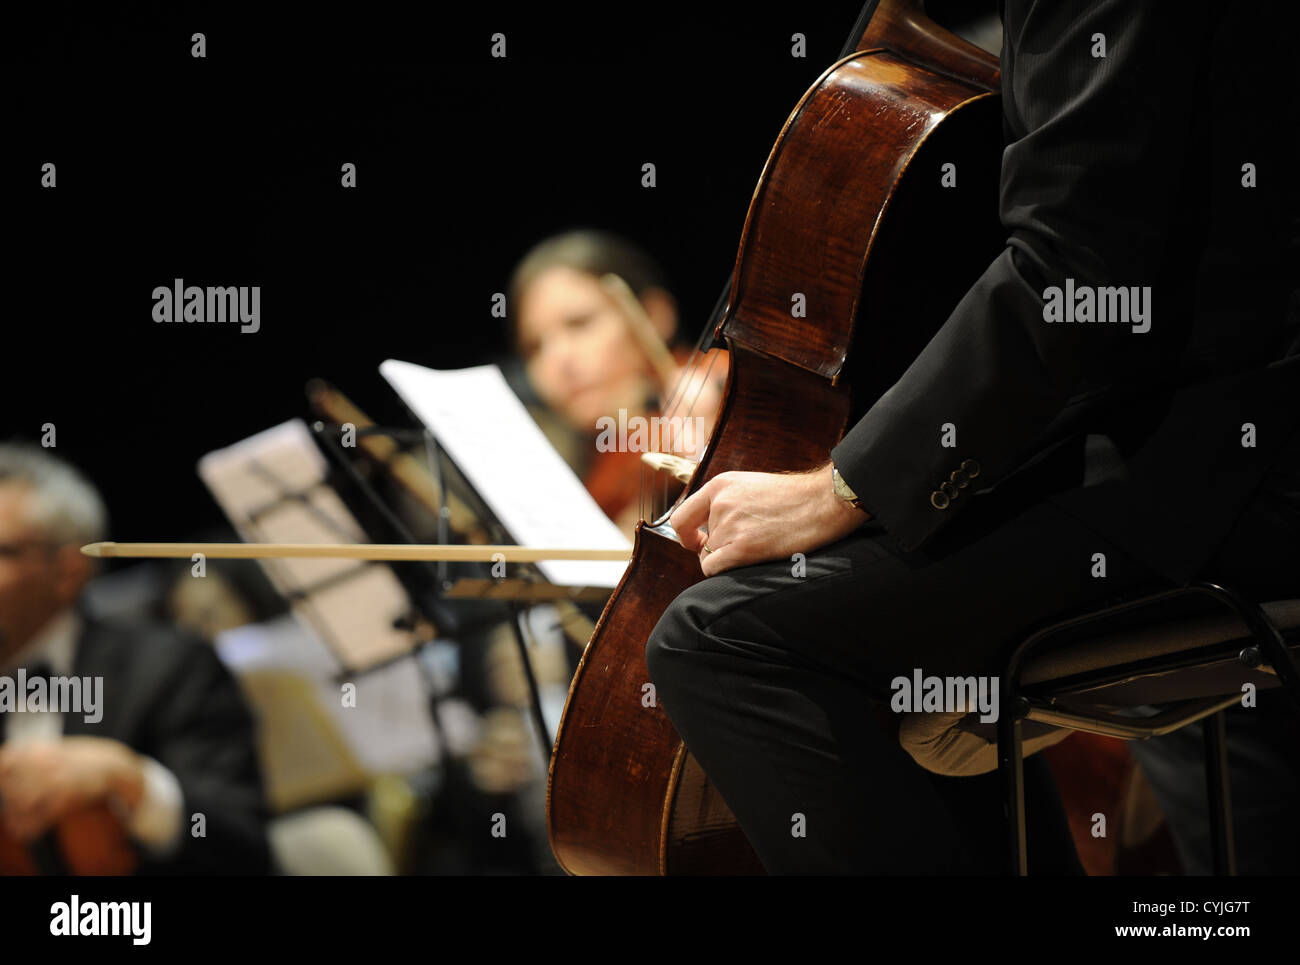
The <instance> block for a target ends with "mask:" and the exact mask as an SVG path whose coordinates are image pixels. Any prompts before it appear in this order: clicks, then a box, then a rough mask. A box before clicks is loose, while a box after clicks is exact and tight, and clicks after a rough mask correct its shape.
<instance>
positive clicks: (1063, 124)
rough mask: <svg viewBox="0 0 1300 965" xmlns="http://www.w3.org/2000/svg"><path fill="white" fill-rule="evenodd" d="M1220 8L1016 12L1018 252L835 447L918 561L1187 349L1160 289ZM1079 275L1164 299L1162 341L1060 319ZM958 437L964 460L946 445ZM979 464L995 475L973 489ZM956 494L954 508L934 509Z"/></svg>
mask: <svg viewBox="0 0 1300 965" xmlns="http://www.w3.org/2000/svg"><path fill="white" fill-rule="evenodd" d="M1204 6H1205V5H1204V4H1202V3H1193V4H1187V5H1182V6H1180V7H1179V9H1178V10H1177V11H1176V12H1175V11H1168V12H1166V13H1165V15H1163V16H1160V15H1158V14H1157V13H1156V9H1157V7H1158V5H1157V4H1154V3H1145V2H1133V0H1099V2H1091V3H1079V2H1066V0H1052V2H1050V3H1041V2H1038V3H1035V2H1027V0H1007V2H1006V4H1005V7H1004V10H1003V19H1004V41H1003V54H1002V71H1003V92H1002V94H1003V119H1004V128H1005V130H1006V133H1007V136H1008V140H1009V144H1008V146H1007V147H1006V149H1005V151H1004V153H1003V164H1002V177H1001V186H1000V202H999V211H1000V217H1001V220H1002V223H1003V226H1004V227H1005V228H1006V229H1007V231H1008V232H1009V237H1008V241H1007V245H1006V247H1005V249H1004V250H1003V251H1002V253H1001V254H1000V255H999V256H998V257H997V258H996V259H995V260H994V261H993V263H992V264H990V265H989V266H988V268H987V270H986V271H985V272H984V273H983V275H982V276H981V277H980V278H979V280H978V281H977V282H976V284H975V285H974V286H973V287H972V288H971V289H970V291H968V292H967V293H966V295H965V296H964V297H963V298H962V299H961V301H960V303H959V304H958V305H957V307H956V309H955V310H954V311H953V312H952V314H951V315H950V316H949V317H948V319H947V320H946V322H945V323H944V324H943V326H942V327H941V328H940V330H939V331H938V333H937V334H936V335H935V336H934V338H933V339H932V340H931V341H930V342H929V343H928V345H927V346H926V347H925V348H924V349H923V350H922V351H921V353H920V354H919V355H918V356H917V358H916V359H915V360H914V361H913V362H912V364H911V365H910V366H909V367H908V368H907V370H906V371H905V372H904V373H903V375H902V377H901V378H900V379H899V380H898V381H897V382H896V383H895V384H894V385H893V386H892V387H891V388H890V389H889V390H888V391H887V392H886V393H885V394H884V395H883V396H881V398H880V399H879V400H877V402H876V403H875V405H874V406H873V407H872V408H871V409H870V410H868V411H867V413H866V414H865V415H864V416H863V417H862V419H861V420H860V421H859V422H858V423H857V424H856V425H855V426H854V427H853V428H852V429H851V430H850V431H849V432H848V433H847V435H846V436H845V437H844V439H843V440H842V441H841V442H840V444H839V445H838V446H837V447H836V448H835V449H834V450H833V452H832V459H833V460H834V462H835V465H836V466H837V467H838V468H839V470H840V473H841V474H842V475H843V476H844V478H845V479H846V480H847V482H848V483H849V485H850V486H851V487H852V488H853V489H854V491H855V492H856V493H857V495H858V496H859V498H860V499H861V500H862V504H863V508H864V509H866V510H867V511H868V512H870V513H871V514H872V515H873V516H874V517H876V518H877V519H878V520H879V521H880V522H881V524H882V525H883V526H884V527H885V528H886V530H888V531H889V532H890V533H892V534H893V535H894V536H895V538H896V539H898V541H899V543H900V545H901V546H902V547H903V548H904V549H907V550H911V549H916V548H918V547H921V546H924V545H925V544H926V543H927V542H928V541H929V540H931V539H932V538H933V537H934V536H935V534H936V533H938V532H939V531H940V530H941V529H942V528H943V527H944V526H946V525H947V524H949V523H950V522H951V521H952V520H953V519H954V518H955V517H956V516H957V515H958V514H959V513H961V512H962V511H963V510H964V508H965V507H966V506H968V505H970V503H971V500H972V498H973V494H974V493H975V492H976V491H977V490H979V489H981V488H983V487H987V486H989V485H993V484H996V483H997V482H998V481H999V480H1000V479H1003V478H1005V477H1006V476H1007V475H1008V474H1010V473H1011V472H1013V471H1014V470H1015V469H1016V468H1017V467H1019V466H1020V465H1022V464H1024V463H1025V462H1026V461H1027V460H1029V459H1030V458H1032V457H1033V456H1034V455H1035V453H1036V452H1039V451H1041V450H1043V448H1044V447H1045V446H1046V442H1045V441H1044V439H1045V430H1047V429H1048V427H1049V426H1051V425H1052V424H1053V423H1054V422H1055V421H1056V420H1058V419H1059V418H1060V417H1062V415H1063V414H1066V413H1067V410H1069V409H1070V408H1071V407H1073V406H1079V405H1084V406H1086V405H1088V404H1089V400H1096V399H1098V398H1104V397H1105V395H1106V393H1107V391H1108V390H1109V389H1110V388H1111V387H1113V386H1115V385H1116V384H1118V383H1120V382H1124V381H1126V380H1133V379H1135V378H1136V379H1138V380H1139V381H1140V379H1141V377H1142V374H1143V373H1152V372H1155V371H1158V370H1159V369H1160V368H1161V367H1162V366H1164V365H1166V364H1169V363H1170V362H1171V361H1172V359H1173V358H1174V357H1175V355H1176V353H1177V350H1178V348H1179V346H1180V345H1181V344H1182V341H1183V340H1184V339H1185V337H1186V333H1185V332H1180V331H1178V327H1179V325H1180V324H1181V323H1180V322H1179V321H1177V318H1176V313H1173V312H1172V311H1166V312H1165V313H1164V314H1162V313H1161V306H1162V298H1164V304H1165V306H1166V308H1168V306H1169V304H1170V300H1169V297H1168V293H1167V292H1165V291H1162V290H1161V288H1160V286H1159V284H1158V281H1157V279H1158V278H1159V276H1160V272H1161V271H1162V266H1163V265H1165V264H1166V259H1167V258H1168V250H1169V248H1170V245H1171V244H1172V243H1174V242H1176V241H1177V240H1178V238H1177V236H1178V234H1179V230H1178V228H1177V220H1178V211H1179V201H1180V197H1181V193H1182V191H1183V188H1184V185H1183V179H1184V177H1186V172H1187V164H1186V159H1185V155H1186V153H1187V152H1186V148H1187V145H1188V142H1189V137H1190V132H1191V130H1192V124H1193V116H1192V109H1193V108H1192V104H1193V97H1192V96H1191V91H1192V89H1193V88H1194V85H1195V82H1196V69H1197V63H1198V62H1199V58H1200V47H1201V45H1202V44H1203V43H1204V37H1205V36H1206V31H1207V24H1206V18H1207V17H1208V11H1206V10H1205V9H1204ZM1102 44H1104V56H1102V55H1101V54H1102V52H1103V47H1102V46H1101V45H1102ZM1067 278H1072V279H1074V283H1075V284H1076V285H1091V286H1098V285H1107V286H1110V285H1124V286H1146V285H1151V286H1153V287H1152V292H1151V302H1150V304H1151V305H1152V306H1153V311H1152V313H1151V329H1150V331H1148V332H1146V333H1145V334H1139V333H1138V332H1137V331H1136V328H1137V326H1130V325H1125V324H1108V325H1086V324H1065V323H1055V324H1053V323H1049V322H1047V321H1045V318H1044V292H1045V291H1046V289H1047V288H1048V287H1049V286H1062V287H1063V286H1064V285H1065V283H1066V282H1065V279H1067ZM945 424H951V426H952V427H953V428H954V429H955V435H956V446H955V448H954V447H946V446H945V445H943V436H942V435H941V433H942V431H943V427H944V426H945ZM966 460H971V461H972V462H969V463H968V462H966ZM963 465H965V466H966V468H967V469H968V470H977V471H978V476H976V477H975V479H974V480H973V481H970V480H969V479H967V477H966V476H963V475H961V474H960V473H958V470H960V469H961V467H962V466H963ZM954 473H957V475H954ZM967 475H968V476H969V475H971V473H968V474H967ZM945 482H947V483H949V485H948V486H947V487H944V486H943V484H944V483H945ZM945 489H946V490H947V492H952V493H955V496H952V497H949V498H948V499H947V500H945V499H943V498H942V497H936V498H933V499H932V494H936V493H940V492H944V491H945ZM945 495H946V493H945Z"/></svg>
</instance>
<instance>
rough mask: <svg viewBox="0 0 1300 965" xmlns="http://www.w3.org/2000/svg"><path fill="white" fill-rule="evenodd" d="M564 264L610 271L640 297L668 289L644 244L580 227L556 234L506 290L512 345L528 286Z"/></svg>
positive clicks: (532, 253)
mask: <svg viewBox="0 0 1300 965" xmlns="http://www.w3.org/2000/svg"><path fill="white" fill-rule="evenodd" d="M557 266H563V267H565V268H572V269H574V270H575V271H581V272H584V273H586V274H588V275H592V276H594V277H596V278H599V277H601V276H602V275H605V274H607V273H609V272H613V273H614V274H616V275H618V276H619V277H621V278H622V279H623V280H624V281H625V282H627V284H628V287H629V288H631V289H632V291H633V292H635V293H636V294H637V296H638V297H639V296H641V295H642V294H644V292H645V291H646V290H647V289H649V288H664V287H666V282H665V279H664V273H663V270H662V269H661V268H660V267H659V265H658V264H657V263H656V262H655V260H654V259H653V258H651V257H650V255H649V254H647V253H646V252H645V250H644V249H642V248H641V247H640V246H638V245H636V244H633V243H632V242H630V241H628V240H627V239H626V238H621V237H619V236H618V235H615V234H611V233H610V232H607V231H598V230H596V229H593V228H580V229H576V230H573V231H566V232H564V233H563V234H558V235H553V236H552V237H550V238H547V239H545V240H544V241H540V242H538V243H537V244H536V245H534V246H533V247H532V248H531V249H530V250H529V251H528V253H527V254H526V255H524V257H523V258H522V259H521V260H520V262H519V264H518V265H516V266H515V270H514V272H513V274H511V276H510V287H509V289H508V290H507V293H506V318H507V320H508V325H509V336H510V342H511V344H517V343H518V341H519V316H518V315H517V314H516V306H517V305H518V304H519V301H520V299H521V298H522V297H523V294H524V292H525V291H526V290H527V288H528V286H529V285H531V284H532V283H533V282H534V281H536V280H537V278H538V276H539V275H541V274H542V273H543V272H545V271H547V270H548V269H550V268H555V267H557Z"/></svg>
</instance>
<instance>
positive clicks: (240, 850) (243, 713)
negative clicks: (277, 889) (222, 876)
mask: <svg viewBox="0 0 1300 965" xmlns="http://www.w3.org/2000/svg"><path fill="white" fill-rule="evenodd" d="M171 646H172V648H173V652H175V653H177V654H178V658H179V659H178V660H177V662H176V664H174V665H173V666H172V667H171V668H169V670H170V672H169V673H168V675H167V676H168V678H169V679H167V680H166V682H165V686H163V687H161V688H160V689H159V695H158V696H157V697H156V699H155V702H154V704H153V706H152V707H151V708H150V710H149V711H148V714H147V720H148V730H149V736H148V739H147V740H146V741H145V742H144V743H145V746H143V747H139V748H137V749H138V750H141V751H142V752H143V753H147V754H148V755H149V756H151V757H153V758H154V759H155V760H157V761H158V762H159V763H160V764H162V765H163V766H164V767H165V768H167V769H168V770H169V771H170V772H171V773H172V774H173V775H175V777H176V779H177V781H178V782H179V784H180V788H181V794H182V798H183V803H182V816H183V817H182V820H183V824H182V828H181V835H180V842H179V845H178V847H177V849H176V850H175V851H173V852H171V853H170V854H168V856H167V858H166V859H165V860H163V861H148V860H147V861H145V862H144V863H142V869H141V870H142V871H144V872H145V873H164V874H165V873H175V872H182V873H232V874H235V873H237V874H261V873H266V872H267V871H268V870H270V863H271V858H270V849H269V845H268V842H267V837H266V822H267V817H268V815H267V807H266V803H265V799H264V796H263V788H262V780H261V771H260V767H259V763H258V758H257V745H256V740H255V730H254V722H253V719H252V716H251V714H250V712H249V710H248V708H247V706H246V704H245V702H244V698H243V695H242V693H241V692H240V690H239V685H238V683H237V682H236V681H235V679H234V678H233V676H232V675H231V674H230V672H229V671H228V670H227V669H226V667H225V665H224V664H222V662H221V660H220V658H219V657H218V656H217V655H216V653H215V652H214V651H213V649H212V648H211V647H210V646H208V645H206V644H204V643H202V642H201V641H197V640H193V639H191V638H188V637H183V638H179V639H175V640H173V641H172V643H171ZM196 819H197V822H196ZM198 827H201V828H202V831H203V833H202V834H200V835H196V833H195V829H196V828H198Z"/></svg>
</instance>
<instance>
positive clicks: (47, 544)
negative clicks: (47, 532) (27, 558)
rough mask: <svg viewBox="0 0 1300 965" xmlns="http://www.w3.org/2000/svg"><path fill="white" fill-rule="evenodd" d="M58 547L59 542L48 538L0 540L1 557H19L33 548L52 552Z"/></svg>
mask: <svg viewBox="0 0 1300 965" xmlns="http://www.w3.org/2000/svg"><path fill="white" fill-rule="evenodd" d="M58 548H59V544H58V543H56V542H54V541H53V540H48V539H19V540H12V541H9V542H5V541H3V540H0V559H17V558H18V557H20V556H23V555H24V554H26V553H29V552H31V551H32V550H44V551H45V552H46V553H51V552H53V551H54V550H56V549H58Z"/></svg>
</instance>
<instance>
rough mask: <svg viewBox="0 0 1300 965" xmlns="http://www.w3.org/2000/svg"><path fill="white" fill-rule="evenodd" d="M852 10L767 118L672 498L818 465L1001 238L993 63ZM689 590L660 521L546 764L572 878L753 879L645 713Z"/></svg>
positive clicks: (695, 563)
mask: <svg viewBox="0 0 1300 965" xmlns="http://www.w3.org/2000/svg"><path fill="white" fill-rule="evenodd" d="M866 16H867V17H869V20H868V22H867V24H866V27H865V29H864V30H863V32H862V34H861V36H860V39H859V40H858V42H857V46H856V49H855V50H853V51H852V52H851V53H849V54H848V55H847V56H845V57H842V58H841V59H840V60H839V61H837V62H836V63H835V64H833V65H832V66H831V67H829V68H828V69H827V70H826V71H825V72H824V73H823V74H822V75H821V77H819V78H818V80H817V81H816V82H815V83H814V84H813V86H812V87H811V88H810V89H809V90H808V92H807V93H806V94H805V95H804V96H803V98H802V99H801V100H800V102H799V104H798V105H797V106H796V108H795V110H794V112H793V113H792V114H791V115H790V117H789V119H788V120H787V121H786V123H785V126H784V127H783V129H782V130H781V132H780V135H779V136H778V138H777V141H776V144H775V145H774V147H773V148H772V151H771V153H770V155H769V157H768V160H767V163H766V165H765V167H764V169H763V173H762V175H761V176H760V179H759V182H758V185H757V187H756V189H755V191H754V196H753V200H752V201H751V203H750V207H749V212H748V215H747V217H746V219H745V224H744V228H743V231H742V235H741V242H740V247H739V250H738V253H737V257H736V263H735V268H734V270H733V273H732V280H731V289H730V296H729V299H728V303H727V305H726V308H725V310H724V311H723V312H722V314H721V317H720V319H719V320H718V321H717V322H716V324H715V325H714V327H713V332H712V334H713V340H714V342H715V343H716V344H722V343H725V346H726V348H727V349H728V350H729V351H730V353H731V369H730V373H729V376H728V381H727V386H726V391H725V399H724V403H723V408H722V411H721V413H720V415H719V418H718V422H717V425H716V427H715V429H714V432H713V434H712V436H711V438H710V440H709V444H708V447H707V449H706V451H705V453H704V455H703V458H702V459H701V461H700V463H699V465H698V467H697V468H696V471H695V474H694V477H693V479H692V481H691V483H690V485H689V486H688V487H687V491H686V493H685V494H684V495H687V494H689V493H692V492H694V491H696V490H697V489H698V488H699V487H700V486H702V485H703V484H704V483H705V482H707V481H708V480H709V479H710V478H712V477H713V476H715V475H717V474H719V473H722V472H727V471H732V470H748V471H757V472H787V471H800V470H806V469H812V468H814V467H816V466H818V465H822V464H824V463H825V462H826V460H827V459H828V457H829V454H830V451H831V449H832V448H833V447H834V445H835V444H836V443H837V442H838V441H839V439H840V437H841V436H842V435H843V433H844V431H845V430H846V429H847V428H848V426H849V425H851V420H853V419H854V418H856V417H857V416H858V415H860V414H861V413H863V412H865V411H866V410H867V409H868V408H869V407H870V405H871V404H872V403H874V401H875V400H876V399H877V398H879V396H880V395H881V394H882V393H883V392H884V391H885V390H887V389H888V388H889V386H890V385H892V384H893V383H894V382H895V381H896V380H897V379H898V377H899V376H900V375H901V374H902V373H903V371H904V370H905V368H906V366H907V364H908V363H910V361H911V360H912V359H913V358H914V357H915V356H916V355H917V353H918V352H919V351H920V350H921V349H922V348H923V347H924V346H925V344H926V343H927V342H928V341H929V339H930V338H931V337H932V336H933V334H934V333H935V331H937V330H938V328H939V326H941V325H942V323H943V322H944V320H945V319H946V318H947V316H948V315H949V313H950V312H951V310H952V309H953V307H955V305H956V304H957V302H958V300H959V299H960V298H961V296H962V295H963V294H965V292H966V291H967V290H968V289H969V288H970V286H971V284H972V283H973V282H974V281H975V280H976V279H977V278H978V277H979V274H980V273H981V272H982V271H983V270H984V269H985V268H986V267H987V265H988V264H989V262H990V261H991V260H992V259H993V257H994V256H995V255H996V254H997V253H998V252H999V251H1000V250H1001V248H1002V245H1003V243H1004V239H1003V234H1002V230H1001V227H1000V225H999V222H998V217H997V200H998V172H999V166H1000V158H1001V113H1000V103H999V100H998V97H997V95H996V92H997V87H998V80H999V76H998V65H997V60H996V58H994V57H993V56H992V55H991V54H988V53H986V52H985V51H982V50H979V49H978V48H976V47H973V46H971V45H969V44H966V43H965V41H962V40H960V39H958V38H957V37H955V36H953V35H952V34H948V33H946V32H945V31H943V30H942V29H941V28H939V27H937V26H936V25H934V24H933V23H932V22H930V21H929V20H928V19H926V18H925V16H924V14H923V13H922V12H921V8H920V4H919V3H917V2H902V0H880V2H879V3H878V4H877V5H876V6H875V9H874V10H871V11H868V12H867V14H866ZM946 165H952V166H953V167H952V168H947V167H946ZM799 295H802V296H803V298H802V304H803V305H804V306H806V312H805V314H804V315H802V316H800V315H798V314H797V313H796V312H792V305H793V304H795V303H797V302H799V299H798V298H797V296H799ZM701 579H703V574H702V573H701V571H700V563H699V559H698V557H697V556H696V555H695V554H694V553H691V552H688V551H686V550H685V549H683V548H682V546H681V545H680V544H679V543H678V541H677V540H676V538H675V534H674V533H673V532H672V529H671V527H670V526H669V525H668V521H667V514H665V515H664V516H663V517H660V518H659V519H658V520H655V521H651V522H649V523H646V522H643V523H641V524H639V525H638V527H637V534H636V543H635V547H634V550H633V555H632V559H631V561H630V563H629V565H628V568H627V570H626V572H625V573H624V576H623V579H622V581H621V582H620V583H619V586H618V587H617V589H616V590H615V591H614V593H613V595H612V596H611V597H610V600H609V602H608V604H607V606H606V607H605V610H604V613H603V614H602V616H601V618H600V620H599V622H598V623H597V625H596V628H595V631H594V633H593V635H592V637H591V640H590V641H589V642H588V644H587V647H586V649H585V651H584V653H583V657H582V660H581V662H580V663H579V666H578V668H577V671H576V673H575V675H574V679H573V682H572V685H571V687H570V690H569V696H568V700H567V702H566V704H565V709H564V713H563V716H562V718H561V721H560V727H559V731H558V733H557V736H556V742H555V747H554V751H553V753H552V757H551V764H550V772H549V780H548V787H547V826H548V832H549V835H550V839H551V845H552V849H553V850H554V853H555V856H556V858H557V860H558V861H559V863H560V865H561V867H563V868H564V869H565V870H566V871H567V872H569V873H572V874H707V873H724V874H743V873H760V874H761V873H762V870H763V869H762V866H761V864H760V863H759V862H758V859H757V857H756V855H755V854H754V852H753V850H752V848H750V846H749V843H748V841H747V840H746V839H745V837H744V834H743V833H742V832H741V830H740V828H739V826H738V824H737V823H736V820H735V818H734V816H733V815H732V814H731V811H730V810H729V809H728V807H727V805H726V803H725V802H724V801H723V800H722V798H721V796H720V795H719V794H718V793H717V791H716V789H715V788H714V787H713V786H712V785H711V784H710V783H709V780H708V777H707V775H705V774H704V772H703V770H702V769H701V768H700V766H699V765H698V763H696V762H695V760H694V759H693V758H692V757H691V755H690V753H689V752H688V751H687V749H686V747H685V745H684V744H683V743H682V740H681V738H680V737H679V736H678V735H677V733H676V732H675V731H674V730H673V727H672V725H671V723H670V722H669V719H668V717H667V716H666V714H665V713H664V711H663V709H662V708H661V707H659V706H657V705H656V703H655V702H654V701H653V699H649V697H648V695H651V694H652V693H653V691H652V690H648V689H647V684H649V683H650V676H649V673H648V671H647V670H646V663H645V644H646V641H647V639H648V638H649V636H650V634H651V631H652V630H653V629H654V627H655V624H656V623H657V622H658V620H659V617H660V616H661V615H662V614H663V612H664V610H665V609H666V608H667V607H668V606H669V604H671V603H672V601H673V600H674V599H675V598H676V597H677V595H678V594H680V593H681V592H682V591H683V590H685V589H687V588H688V587H689V586H691V585H692V584H693V583H695V582H698V581H699V580H701ZM868 723H869V722H868Z"/></svg>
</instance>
